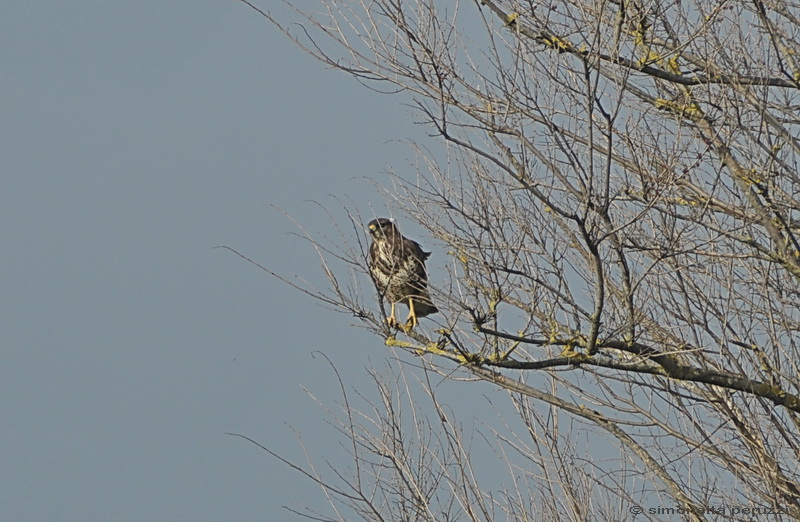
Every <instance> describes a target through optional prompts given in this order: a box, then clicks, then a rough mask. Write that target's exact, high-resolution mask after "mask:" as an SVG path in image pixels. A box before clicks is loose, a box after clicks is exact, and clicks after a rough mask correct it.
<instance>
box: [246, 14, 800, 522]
mask: <svg viewBox="0 0 800 522" xmlns="http://www.w3.org/2000/svg"><path fill="white" fill-rule="evenodd" d="M242 1H243V2H244V3H246V4H248V5H249V6H250V7H252V8H253V9H255V10H256V11H258V12H259V13H260V14H261V15H263V16H264V17H266V18H267V19H268V20H270V21H271V22H272V23H274V24H275V25H276V26H277V27H279V28H280V29H281V30H283V31H284V32H285V33H286V34H287V35H288V36H289V37H290V38H292V39H294V40H295V41H296V42H297V43H298V44H299V45H300V46H301V47H302V48H303V49H305V50H306V51H307V52H309V53H310V54H312V55H314V56H315V57H317V58H318V59H319V60H321V61H322V62H324V63H325V64H327V65H328V66H331V67H334V68H336V69H339V70H341V71H344V72H346V73H348V74H350V75H352V76H353V77H355V78H356V79H357V80H358V81H360V82H361V83H363V84H364V85H366V86H367V87H369V88H371V89H375V90H378V91H381V92H386V93H387V94H398V95H400V96H403V97H404V99H405V100H406V101H408V102H409V103H411V104H412V105H413V107H414V108H415V109H416V111H417V113H418V114H419V115H420V117H421V118H422V119H423V120H424V122H425V123H426V124H427V125H429V127H430V129H431V130H432V133H431V134H432V135H433V138H432V139H433V140H438V142H439V143H442V144H444V146H443V147H442V148H441V150H438V149H437V150H436V151H434V152H428V149H430V148H431V147H426V146H425V145H424V144H420V145H419V148H418V150H419V154H420V158H421V159H423V160H424V161H423V162H422V164H423V165H424V168H420V169H418V172H416V173H415V174H416V175H415V176H414V177H413V178H412V179H404V178H403V177H400V176H395V178H394V184H393V185H392V186H391V187H389V188H388V189H387V198H389V200H390V201H391V206H392V208H394V209H395V211H396V212H397V213H402V214H404V215H405V216H406V217H407V218H408V219H410V220H414V221H416V222H417V223H419V224H420V225H422V226H423V227H425V228H426V229H427V230H428V231H429V232H430V234H431V235H432V236H433V237H434V238H435V239H436V240H438V241H439V243H440V245H443V246H444V248H439V249H438V250H439V251H440V252H446V253H447V256H448V258H447V259H448V260H447V262H446V263H445V264H440V265H439V270H438V271H437V270H434V271H433V273H432V278H431V279H432V284H433V289H434V299H435V300H438V302H439V303H440V304H441V306H439V308H440V309H442V310H443V311H444V314H443V315H442V316H440V317H444V320H443V321H442V323H441V324H440V325H439V327H438V328H431V327H430V325H431V324H433V323H431V322H430V321H427V320H425V321H423V324H422V325H421V327H420V328H419V329H418V330H415V331H413V332H409V333H408V334H404V333H402V332H400V333H398V332H396V331H393V330H390V329H389V328H388V327H387V326H386V324H385V321H384V319H385V312H384V311H383V310H382V309H381V308H380V306H379V305H378V301H379V300H377V299H375V298H374V297H373V296H374V292H372V291H370V290H368V286H365V281H368V279H365V274H364V253H365V245H364V241H365V239H364V237H363V232H362V231H361V229H360V227H361V226H362V223H363V220H362V219H361V217H360V216H359V215H358V214H357V213H356V212H353V213H352V215H351V218H352V222H353V225H354V230H355V233H352V232H351V231H343V232H342V234H343V237H345V238H349V245H350V247H345V248H340V249H336V248H331V249H325V247H324V246H322V245H318V248H319V252H320V255H321V258H322V259H323V262H324V263H325V267H326V274H327V276H328V278H329V280H330V283H331V286H330V288H329V289H327V290H322V291H314V290H312V291H310V293H312V294H313V295H314V296H315V297H317V298H319V299H321V300H323V301H325V302H326V303H328V304H330V305H331V306H333V307H335V308H337V309H339V310H342V311H346V312H348V313H352V314H353V315H355V316H356V317H358V318H360V319H361V320H362V321H363V323H364V324H365V325H366V326H368V327H369V328H371V329H372V331H374V332H375V334H377V335H378V336H380V337H382V338H383V339H384V341H385V343H386V344H387V345H389V346H393V347H399V348H402V349H406V350H409V351H411V352H413V353H416V354H419V355H421V356H422V357H421V358H420V359H419V360H418V361H421V362H422V363H423V364H424V365H425V367H426V368H427V370H428V371H438V372H440V373H441V374H442V375H446V376H448V377H449V378H454V377H458V376H461V377H463V376H465V375H468V376H471V377H473V378H475V377H477V378H479V379H480V380H484V381H488V382H490V383H493V384H494V385H496V386H499V387H502V388H505V389H507V390H508V391H509V392H510V393H509V398H510V400H511V401H512V403H513V404H514V406H515V407H516V408H517V411H518V414H519V416H520V419H522V420H523V421H524V425H525V426H526V429H525V433H524V434H523V433H517V434H516V438H515V439H513V440H512V439H511V438H508V435H502V436H501V435H500V434H498V436H497V439H496V440H497V443H498V444H499V445H504V446H506V447H513V448H515V451H517V452H518V453H519V455H522V456H524V458H525V465H526V466H529V468H528V469H527V470H526V471H525V472H524V473H523V475H524V474H525V473H531V474H532V475H531V476H534V475H535V476H537V477H540V478H541V477H547V479H546V480H541V481H538V480H533V481H528V482H527V486H526V488H521V489H519V490H518V491H517V492H515V493H514V494H511V493H509V494H508V495H507V496H506V497H505V500H504V502H501V503H500V504H494V508H496V507H497V506H498V505H501V506H502V508H503V510H504V511H505V512H506V513H508V518H509V519H525V517H526V516H527V517H529V518H532V519H541V518H545V517H543V516H542V512H539V514H538V515H537V514H536V513H537V510H536V506H535V505H533V504H532V503H534V502H539V504H538V506H539V508H542V507H543V508H544V509H545V510H548V511H549V510H552V511H553V512H554V513H555V512H560V513H561V516H559V515H552V517H553V518H555V519H561V518H563V517H567V516H570V517H572V518H573V519H575V520H585V519H597V518H602V519H609V520H612V519H613V520H621V519H625V518H631V519H632V518H634V517H635V516H639V517H640V518H650V519H654V520H656V519H664V518H669V516H670V512H669V511H668V509H673V510H674V511H673V512H680V513H684V515H683V516H684V517H686V518H689V519H692V520H703V519H707V518H717V517H720V516H724V517H725V518H741V517H747V516H748V513H746V512H743V510H744V509H759V510H762V511H764V512H770V513H772V514H773V515H774V517H775V518H774V519H781V518H792V519H798V518H800V489H799V488H800V484H798V479H799V478H800V469H798V462H799V461H800V458H798V457H800V455H799V454H798V452H799V451H800V418H799V417H798V413H800V389H799V388H800V368H798V362H799V361H800V305H799V303H800V242H799V239H798V234H800V177H799V176H798V160H800V139H798V133H799V132H800V104H799V103H798V97H799V95H800V67H799V66H798V60H800V57H799V56H798V52H799V51H798V50H800V4H798V3H796V2H787V1H784V0H771V1H764V0H713V1H710V0H693V1H681V0H676V1H674V2H663V1H658V0H652V1H643V0H599V1H596V2H590V1H587V0H563V1H555V0H550V1H543V2H534V1H532V0H528V1H522V0H520V1H507V0H497V1H495V0H476V1H468V2H458V1H443V0H419V1H411V0H354V1H337V0H319V6H320V8H321V10H320V11H297V13H298V14H299V15H300V16H301V17H302V20H303V21H302V23H301V24H299V25H296V26H295V25H289V24H288V23H287V22H286V21H285V20H277V19H275V18H274V17H273V16H272V15H271V14H270V13H269V12H268V11H266V10H262V8H261V7H260V6H258V5H255V4H253V3H250V2H248V1H246V0H242ZM286 3H287V4H289V5H295V4H296V5H298V6H299V5H301V4H303V8H304V9H305V8H306V6H305V3H301V2H292V1H290V0H287V1H286ZM353 238H356V239H355V240H354V239H353ZM312 240H313V238H312ZM442 257H444V256H442ZM442 269H443V270H442ZM426 321H427V325H426ZM415 360H416V359H415ZM454 368H455V371H454ZM533 376H536V382H545V381H547V382H548V383H549V384H548V385H547V387H546V388H543V387H541V386H536V387H534V386H532V385H531V384H530V383H529V381H530V380H531V378H532V377H533ZM376 383H377V384H378V385H379V389H382V388H380V386H381V384H380V382H378V380H377V379H376ZM462 385H463V386H469V385H470V384H468V383H463V384H462ZM390 396H391V394H390V393H388V392H385V391H382V392H381V397H384V398H385V397H390ZM395 402H396V401H395ZM392 404H393V401H391V400H385V401H384V406H385V407H386V411H387V412H391V408H392ZM437 408H438V406H437ZM370 418H371V419H373V420H378V421H379V423H380V424H381V426H382V428H384V429H389V428H391V425H392V419H391V415H390V413H388V414H383V413H379V412H378V410H377V409H376V410H375V416H374V417H370ZM567 423H568V424H569V426H570V429H565V428H564V426H565V425H566V424H567ZM559 426H560V427H559ZM436 430H441V431H439V432H438V435H435V436H438V437H441V438H442V440H446V441H450V440H454V439H458V437H455V435H454V436H453V437H454V438H448V437H450V432H448V423H445V422H442V423H439V424H436V423H432V424H431V433H434V432H436ZM572 430H582V433H584V434H585V433H590V434H591V435H590V436H589V438H588V439H586V440H587V443H586V444H585V447H584V448H583V449H584V450H585V452H586V453H585V454H583V455H579V454H577V453H576V452H575V451H572V449H574V444H576V441H575V439H574V438H573V437H572V436H571V431H572ZM586 430H588V432H587V431H586ZM346 431H347V430H346ZM357 432H358V430H357V429H356V428H353V429H352V430H350V431H347V433H349V435H350V436H351V437H352V438H353V440H354V442H355V441H356V440H357V439H358V437H357ZM526 437H527V439H526ZM609 442H610V443H611V445H612V446H615V447H617V448H618V452H617V453H616V454H613V455H612V456H611V457H609V458H603V459H601V458H599V457H598V453H596V450H597V448H600V447H603V446H604V445H608V443H609ZM368 444H369V443H367V445H368ZM543 448H544V449H543ZM373 450H374V451H373V452H374V454H376V455H377V454H380V452H382V451H384V449H380V450H378V449H374V448H373ZM448 455H449V457H448V458H452V459H457V458H461V457H464V458H467V460H468V456H466V454H465V453H464V452H463V451H462V450H461V449H460V448H458V447H454V448H452V451H451V452H450V453H449V454H448ZM399 456H400V460H401V462H400V463H396V462H394V461H392V466H394V468H395V469H398V468H399V467H400V466H401V465H402V466H406V465H408V464H410V463H411V461H412V460H413V459H411V458H410V457H409V455H408V454H399ZM397 457H398V455H394V456H392V455H389V456H387V457H386V458H388V459H390V460H391V459H393V458H397ZM416 462H422V461H420V460H417V461H416ZM450 464H451V463H450V462H449V461H447V460H446V459H444V458H442V459H432V460H430V461H425V462H424V469H426V470H427V471H428V473H429V476H427V477H426V478H424V480H427V481H436V480H438V478H437V477H440V476H441V475H442V474H445V475H448V474H449V472H450V470H451V469H452V468H449V467H448V466H450ZM420 469H423V468H420ZM461 469H462V471H463V474H464V475H463V477H462V478H461V480H462V485H463V487H464V488H466V489H463V490H462V491H467V492H468V493H465V494H464V495H462V496H461V497H460V496H459V495H460V493H456V492H453V493H452V498H453V499H461V500H462V503H463V504H464V505H467V504H469V505H472V506H479V507H481V508H483V507H485V506H488V505H489V504H491V502H490V498H491V499H492V500H496V499H497V498H499V497H498V492H494V493H490V492H487V491H482V490H481V489H480V488H479V487H478V486H477V482H474V481H472V480H471V478H470V472H469V468H468V467H462V468H461ZM516 471H519V470H516ZM516 471H515V472H512V475H513V474H514V473H516ZM448 476H449V475H448ZM420 479H421V480H422V478H421V477H420ZM375 484H376V483H373V484H372V486H374V485H375ZM377 484H379V486H378V487H384V488H385V489H384V490H383V491H382V494H384V495H387V496H390V495H394V496H395V501H397V502H401V501H402V502H410V503H411V504H410V505H413V506H414V508H413V509H414V510H416V511H414V515H413V516H410V515H409V513H410V512H409V511H404V512H403V513H404V514H397V513H396V512H394V511H386V512H384V511H381V510H380V509H377V510H375V511H374V512H372V513H366V512H365V513H363V515H362V516H363V518H364V519H369V520H384V519H391V520H399V519H401V520H418V519H420V520H421V519H430V520H443V518H437V517H438V516H439V515H436V514H432V513H433V512H432V511H430V512H428V511H426V509H428V508H429V507H430V506H432V505H433V504H434V503H436V505H441V499H437V497H436V495H433V494H432V493H431V492H432V491H436V488H433V489H431V488H426V487H421V486H420V487H411V484H407V485H406V487H403V488H394V489H393V488H390V487H387V486H385V484H384V485H383V486H380V484H381V482H377ZM520 491H527V495H528V497H527V499H524V500H520V498H521V496H520ZM492 495H493V496H492ZM556 496H560V498H562V499H568V500H564V501H559V502H553V501H552V499H553V498H554V497H556ZM542 499H551V500H550V501H548V502H549V503H543V502H544V501H543V500H542ZM387 502H388V501H387ZM638 506H643V507H644V510H643V512H642V513H641V515H638V513H637V512H638V511H640V509H639V508H638ZM665 506H667V507H669V508H665V510H661V511H659V510H660V509H661V508H662V507H665ZM656 507H657V508H656ZM494 508H492V509H494ZM492 509H489V508H486V509H478V508H477V507H476V509H474V510H470V509H463V510H461V511H459V512H458V514H457V516H455V515H454V518H448V519H468V520H494V519H497V518H498V517H497V513H496V512H495V511H493V510H492ZM737 510H739V511H738V513H737ZM768 510H774V512H773V511H768ZM426 513H427V514H426ZM524 513H527V515H525V514H524ZM423 514H424V516H423ZM395 515H396V516H395ZM407 517H409V518H407Z"/></svg>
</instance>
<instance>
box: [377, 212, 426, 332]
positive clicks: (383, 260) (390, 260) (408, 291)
mask: <svg viewBox="0 0 800 522" xmlns="http://www.w3.org/2000/svg"><path fill="white" fill-rule="evenodd" d="M367 226H368V227H369V233H370V235H372V245H370V247H369V271H370V274H371V275H372V279H373V281H375V286H377V287H378V292H380V294H381V296H382V297H385V298H386V300H387V301H389V303H390V304H391V306H392V313H391V314H390V315H389V318H388V323H389V326H390V327H396V326H398V323H397V318H395V316H394V307H395V305H396V304H397V303H403V304H404V305H406V306H408V320H407V321H406V325H405V328H407V329H412V328H414V327H415V326H417V318H418V317H425V316H426V315H430V314H434V313H436V312H438V311H439V310H438V309H437V308H436V306H434V304H433V301H431V296H430V295H429V294H428V274H427V272H426V271H425V260H426V259H428V256H430V255H431V253H430V252H425V251H423V250H422V247H421V246H419V243H417V242H416V241H412V240H411V239H408V238H406V237H403V236H402V235H401V234H400V231H399V230H397V227H396V226H395V224H394V223H392V221H390V220H388V219H386V218H378V219H373V220H372V221H370V222H369V225H367Z"/></svg>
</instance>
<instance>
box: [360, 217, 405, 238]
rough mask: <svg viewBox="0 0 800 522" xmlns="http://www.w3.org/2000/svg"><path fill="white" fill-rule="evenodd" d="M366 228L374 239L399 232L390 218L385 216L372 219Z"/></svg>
mask: <svg viewBox="0 0 800 522" xmlns="http://www.w3.org/2000/svg"><path fill="white" fill-rule="evenodd" d="M367 228H368V229H369V234H370V235H371V236H372V237H373V238H374V239H376V240H381V239H386V237H391V236H394V235H396V234H398V233H399V232H398V230H397V227H396V226H395V224H394V223H393V222H392V220H390V219H386V218H378V219H373V220H372V221H370V222H369V224H368V225H367Z"/></svg>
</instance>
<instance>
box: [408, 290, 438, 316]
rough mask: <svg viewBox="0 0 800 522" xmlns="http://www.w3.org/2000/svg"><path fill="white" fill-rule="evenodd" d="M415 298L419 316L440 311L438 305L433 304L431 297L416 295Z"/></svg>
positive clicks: (415, 306)
mask: <svg viewBox="0 0 800 522" xmlns="http://www.w3.org/2000/svg"><path fill="white" fill-rule="evenodd" d="M413 299H414V313H415V314H416V316H417V317H425V316H426V315H430V314H435V313H436V312H438V311H439V309H438V308H436V305H434V304H433V301H431V298H430V297H429V296H427V295H425V296H416V297H414V298H413Z"/></svg>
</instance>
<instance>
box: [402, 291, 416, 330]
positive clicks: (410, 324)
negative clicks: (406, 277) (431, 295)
mask: <svg viewBox="0 0 800 522" xmlns="http://www.w3.org/2000/svg"><path fill="white" fill-rule="evenodd" d="M417 323H418V321H417V314H416V312H414V300H413V299H411V298H410V297H409V298H408V320H407V321H406V326H405V328H404V329H405V330H413V329H414V327H415V326H417Z"/></svg>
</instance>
